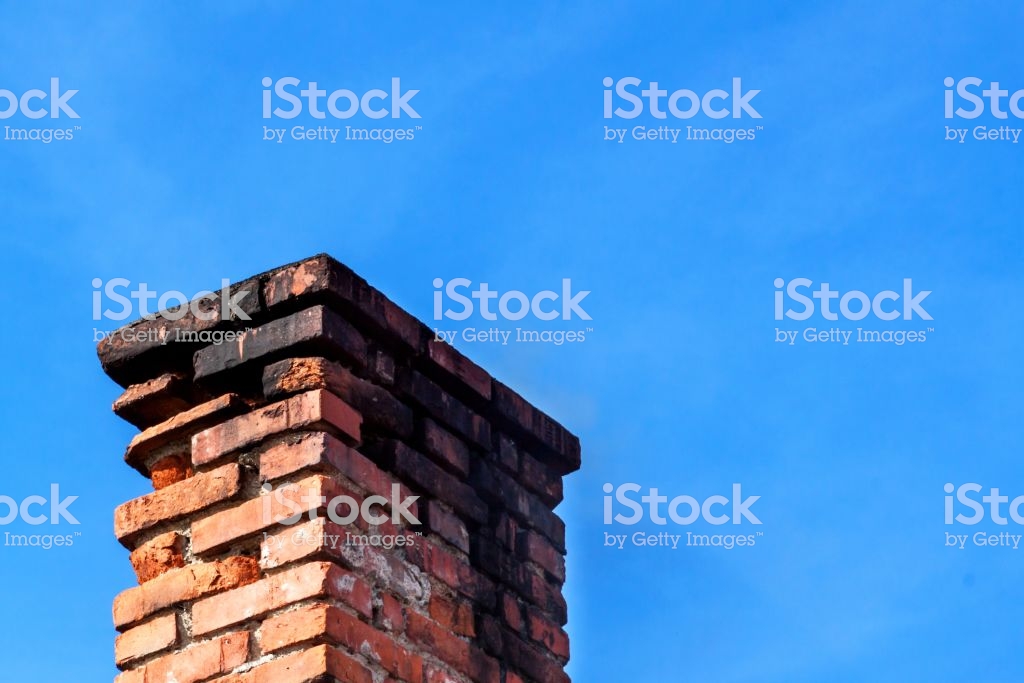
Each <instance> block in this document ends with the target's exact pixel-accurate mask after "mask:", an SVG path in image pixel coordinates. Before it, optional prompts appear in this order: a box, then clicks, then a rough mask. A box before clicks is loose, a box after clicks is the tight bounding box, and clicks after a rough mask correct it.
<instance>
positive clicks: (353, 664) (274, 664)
mask: <svg viewBox="0 0 1024 683" xmlns="http://www.w3.org/2000/svg"><path fill="white" fill-rule="evenodd" d="M328 676H330V677H332V679H337V680H339V681H344V682H345V683H374V681H373V676H372V675H371V673H370V671H369V669H367V668H366V667H364V666H363V665H362V664H360V663H359V662H357V661H356V660H354V659H352V658H351V657H349V656H348V655H346V654H344V653H343V652H339V651H338V650H335V649H334V648H331V647H328V646H327V645H318V646H316V647H314V648H311V649H309V650H300V651H299V652H293V653H292V654H289V655H287V656H284V657H280V658H279V659H274V660H271V661H270V662H267V663H266V664H261V665H260V666H257V667H256V668H254V669H250V670H248V671H245V672H243V673H238V674H231V675H228V676H223V677H221V678H216V679H214V680H213V681H211V682H210V683H325V681H326V680H329V679H327V677H328Z"/></svg>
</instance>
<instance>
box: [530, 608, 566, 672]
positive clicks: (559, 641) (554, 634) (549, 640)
mask: <svg viewBox="0 0 1024 683" xmlns="http://www.w3.org/2000/svg"><path fill="white" fill-rule="evenodd" d="M527 623H528V624H529V627H530V628H529V630H530V638H531V639H533V640H535V641H537V642H538V643H540V644H542V645H543V646H544V647H546V648H547V649H548V650H550V651H551V652H552V653H554V654H555V656H557V657H560V658H561V659H563V660H565V661H568V659H569V636H568V635H567V634H566V632H565V631H563V630H562V629H561V628H559V626H558V624H555V623H553V622H551V621H550V620H548V619H545V618H544V617H543V616H541V615H540V614H538V613H537V612H535V611H534V610H530V611H529V619H528V622H527Z"/></svg>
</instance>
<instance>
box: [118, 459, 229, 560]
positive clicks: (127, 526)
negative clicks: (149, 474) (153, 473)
mask: <svg viewBox="0 0 1024 683" xmlns="http://www.w3.org/2000/svg"><path fill="white" fill-rule="evenodd" d="M240 490H241V470H240V469H239V468H238V465H225V466H223V467H220V468H218V469H215V470H213V471H210V472H204V473H202V474H197V475H196V476H194V477H190V478H189V479H186V480H185V481H181V482H178V483H177V484H171V485H170V486H168V487H167V488H164V489H160V490H159V491H155V492H153V493H150V494H148V495H145V496H142V497H141V498H136V499H135V500H131V501H128V502H127V503H124V504H123V505H120V506H118V508H117V509H116V510H115V511H114V533H115V534H116V535H117V538H118V540H119V541H121V543H122V544H125V545H126V544H128V543H129V542H130V540H131V538H132V537H133V536H134V535H135V534H137V533H138V532H140V531H144V530H145V529H148V528H150V527H152V526H154V525H156V524H159V523H160V522H169V521H172V520H175V519H180V518H182V517H184V516H186V515H188V514H191V513H193V512H196V511H198V510H202V509H203V508H206V507H209V506H211V505H213V504H214V503H219V502H220V501H222V500H227V499H229V498H231V497H233V496H235V495H237V494H238V492H239V491H240Z"/></svg>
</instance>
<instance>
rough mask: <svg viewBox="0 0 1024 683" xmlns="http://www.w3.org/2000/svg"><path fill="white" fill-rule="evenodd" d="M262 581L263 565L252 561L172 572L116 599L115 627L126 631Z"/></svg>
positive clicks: (201, 565) (237, 559) (232, 559)
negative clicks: (177, 606)
mask: <svg viewBox="0 0 1024 683" xmlns="http://www.w3.org/2000/svg"><path fill="white" fill-rule="evenodd" d="M259 577H260V569H259V565H258V564H257V562H256V560H255V559H254V558H251V557H229V558H228V559H226V560H224V561H221V562H210V563H199V564H190V565H188V566H187V567H182V568H181V569H172V570H171V571H169V572H167V573H166V574H163V575H161V576H158V577H157V578H155V579H153V580H152V581H149V582H147V583H145V584H143V585H141V586H139V587H138V588H130V589H128V590H126V591H124V592H123V593H121V594H120V595H118V596H117V597H116V598H114V626H116V627H117V628H119V629H120V628H123V627H124V626H127V625H129V624H133V623H135V622H137V621H141V620H142V619H145V618H146V617H148V616H149V615H151V614H156V613H157V612H159V611H160V610H162V609H166V608H168V607H171V606H172V605H175V604H177V603H179V602H185V601H187V600H195V599H196V598H201V597H203V596H207V595H212V594H214V593H220V592H223V591H226V590H230V589H232V588H238V587H239V586H245V585H247V584H250V583H253V582H254V581H257V580H259Z"/></svg>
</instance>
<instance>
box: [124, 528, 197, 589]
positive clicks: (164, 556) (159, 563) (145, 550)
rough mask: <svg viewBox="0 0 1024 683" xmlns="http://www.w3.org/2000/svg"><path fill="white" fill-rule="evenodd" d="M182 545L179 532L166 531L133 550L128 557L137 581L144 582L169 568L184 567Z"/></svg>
mask: <svg viewBox="0 0 1024 683" xmlns="http://www.w3.org/2000/svg"><path fill="white" fill-rule="evenodd" d="M182 546H183V539H182V537H181V534H179V533H178V532H176V531H168V532H167V533H166V534H160V535H159V536H157V537H156V538H154V539H152V540H151V541H149V542H148V543H144V544H143V545H141V546H139V547H138V548H136V549H135V550H133V551H132V554H131V556H130V558H129V559H130V560H131V563H132V567H133V568H134V569H135V576H136V577H137V578H138V579H139V583H140V584H141V583H146V582H147V581H150V580H152V579H155V578H156V577H158V576H160V575H161V574H163V573H164V572H166V571H169V570H171V569H175V568H177V567H184V566H185V556H184V554H183V552H182Z"/></svg>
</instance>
